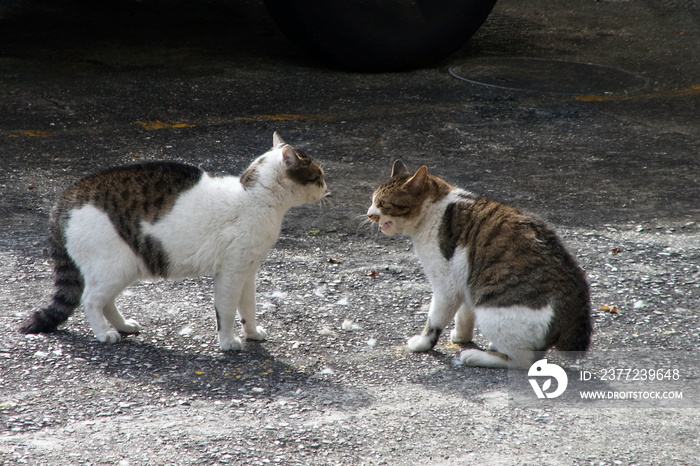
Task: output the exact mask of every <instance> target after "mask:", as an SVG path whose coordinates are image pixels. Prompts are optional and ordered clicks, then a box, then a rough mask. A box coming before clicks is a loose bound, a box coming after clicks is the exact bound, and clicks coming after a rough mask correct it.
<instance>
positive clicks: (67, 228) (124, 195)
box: [19, 133, 328, 350]
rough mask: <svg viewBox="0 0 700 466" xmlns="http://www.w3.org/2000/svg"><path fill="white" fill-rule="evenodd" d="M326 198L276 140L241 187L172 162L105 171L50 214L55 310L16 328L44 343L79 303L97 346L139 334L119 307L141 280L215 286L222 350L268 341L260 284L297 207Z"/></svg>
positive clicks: (310, 168)
mask: <svg viewBox="0 0 700 466" xmlns="http://www.w3.org/2000/svg"><path fill="white" fill-rule="evenodd" d="M327 194H328V191H327V189H326V183H325V180H324V173H323V170H322V169H321V167H320V166H319V165H318V164H317V163H316V162H314V161H313V160H312V159H311V158H310V157H309V156H307V155H306V154H305V153H303V152H302V151H300V150H296V149H294V148H293V147H292V146H290V145H288V144H286V143H285V142H284V141H283V140H282V138H280V137H279V135H278V134H277V133H275V134H274V135H273V148H272V149H271V150H270V151H268V152H267V153H265V154H263V155H261V156H260V157H259V158H258V159H257V160H255V161H254V162H253V163H252V164H251V165H250V167H248V169H247V170H246V171H245V172H244V173H243V175H242V176H241V177H240V178H239V177H234V176H224V177H213V176H209V175H207V174H206V173H205V172H204V171H202V170H201V169H199V168H197V167H194V166H190V165H185V164H181V163H173V162H148V163H141V164H135V165H130V166H125V167H118V168H112V169H108V170H106V171H104V172H101V173H98V174H96V175H92V176H88V177H87V178H84V179H83V180H81V181H79V182H77V183H76V184H74V185H73V186H71V187H70V188H68V189H67V190H66V191H65V192H64V193H63V195H62V196H61V197H60V198H59V200H58V202H57V203H56V205H55V207H54V209H53V210H52V212H51V219H50V237H49V242H50V251H51V257H52V259H53V261H54V286H55V291H54V293H53V295H52V297H51V302H50V303H49V304H48V305H47V306H45V307H43V308H41V309H39V310H38V311H35V312H33V313H32V314H31V316H30V317H29V318H28V319H27V320H26V321H25V322H24V323H23V324H22V325H21V326H20V328H19V331H20V332H22V333H46V332H52V331H54V330H56V328H57V327H58V325H60V324H62V323H63V322H65V321H66V320H67V319H68V317H69V316H70V315H71V314H72V313H73V311H74V310H75V309H76V307H78V305H79V304H80V302H81V301H82V303H83V306H84V309H85V316H86V318H87V321H88V322H89V323H90V326H91V327H92V330H93V332H94V334H95V336H96V337H97V339H98V340H99V341H102V342H109V343H114V342H117V341H119V340H120V339H121V336H122V334H134V333H138V332H139V329H140V327H139V324H138V323H137V322H136V321H135V320H131V319H125V318H124V317H123V316H122V314H121V313H120V312H119V311H118V310H117V307H116V306H115V304H114V300H115V298H116V297H117V296H118V295H119V294H120V293H121V292H122V290H124V288H126V287H127V286H129V285H130V284H132V283H134V282H135V281H137V280H139V279H153V278H168V279H177V278H183V277H190V276H198V275H211V276H213V277H214V302H215V310H216V327H217V331H218V336H219V345H220V346H221V348H222V349H223V350H239V349H240V348H241V347H242V343H241V339H240V338H239V337H238V336H237V331H236V322H235V321H236V312H238V314H239V315H240V318H241V324H242V325H243V336H244V337H245V338H247V339H252V340H264V339H265V337H266V333H265V330H264V329H263V328H262V327H260V326H257V325H256V321H255V278H256V275H257V271H258V268H259V267H260V264H261V263H262V261H263V260H264V259H265V257H266V256H267V253H268V252H269V250H270V248H271V247H272V245H273V244H274V243H275V242H276V241H277V238H278V236H279V233H280V228H281V225H282V219H283V216H284V214H285V213H286V212H287V210H289V209H290V208H291V207H294V206H299V205H302V204H305V203H312V202H316V201H318V200H320V199H321V198H323V197H324V196H326V195H327Z"/></svg>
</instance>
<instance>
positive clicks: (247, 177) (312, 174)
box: [240, 133, 330, 206]
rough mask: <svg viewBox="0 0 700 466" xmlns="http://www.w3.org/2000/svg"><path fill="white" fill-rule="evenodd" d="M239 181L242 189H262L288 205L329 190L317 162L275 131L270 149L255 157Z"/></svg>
mask: <svg viewBox="0 0 700 466" xmlns="http://www.w3.org/2000/svg"><path fill="white" fill-rule="evenodd" d="M240 181H241V185H242V186H243V187H244V188H245V189H256V188H257V189H263V192H265V191H267V192H268V193H274V194H275V195H276V196H281V197H282V198H283V201H284V202H283V203H284V204H288V205H292V206H295V205H301V204H306V203H312V202H316V201H319V200H320V199H322V198H323V197H325V196H327V195H329V194H330V193H329V191H328V188H327V186H326V180H325V176H324V173H323V169H322V168H321V166H320V165H319V164H318V163H316V162H314V160H313V159H312V158H311V157H309V156H308V155H306V153H305V152H304V151H301V150H299V149H294V148H293V147H292V146H290V145H289V144H287V143H285V142H284V141H283V140H282V138H281V137H280V136H279V134H277V133H275V134H274V136H273V147H272V149H271V150H270V151H269V152H267V153H265V154H263V155H261V156H260V157H258V159H257V160H256V161H255V162H253V163H252V164H251V165H250V167H248V169H247V170H246V171H245V173H243V175H241V178H240Z"/></svg>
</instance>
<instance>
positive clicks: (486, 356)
mask: <svg viewBox="0 0 700 466" xmlns="http://www.w3.org/2000/svg"><path fill="white" fill-rule="evenodd" d="M459 359H460V361H462V363H463V364H465V365H467V366H473V367H474V366H476V367H500V368H507V367H508V361H507V360H506V359H503V358H502V357H500V356H497V355H495V354H493V353H487V352H486V351H481V350H478V349H468V350H464V351H462V352H461V353H459Z"/></svg>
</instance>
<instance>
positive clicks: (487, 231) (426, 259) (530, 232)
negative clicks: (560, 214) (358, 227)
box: [367, 160, 593, 368]
mask: <svg viewBox="0 0 700 466" xmlns="http://www.w3.org/2000/svg"><path fill="white" fill-rule="evenodd" d="M367 215H368V216H369V218H370V219H371V220H372V221H374V222H377V223H378V224H379V226H380V229H381V231H382V232H383V233H384V234H386V235H393V234H395V233H403V234H406V235H408V236H410V237H411V239H412V241H413V246H414V248H415V251H416V254H417V255H418V258H419V259H420V261H421V263H422V265H423V268H424V269H425V273H426V274H427V276H428V278H429V280H430V283H431V286H432V289H433V298H432V302H431V303H430V310H429V312H428V322H427V323H426V325H425V329H424V330H423V332H422V334H420V335H416V336H414V337H412V338H410V339H409V340H408V347H409V348H410V349H411V350H412V351H428V350H430V349H432V348H433V347H434V346H435V344H436V343H437V341H438V338H439V337H440V334H441V333H442V331H443V330H444V328H445V327H446V326H447V325H448V324H449V323H450V321H451V320H452V319H453V318H454V319H455V329H454V330H453V331H452V334H451V339H452V341H453V342H455V343H469V342H471V341H472V336H473V333H474V325H475V324H476V325H477V326H478V327H479V329H480V330H481V333H482V334H483V335H484V337H486V338H487V339H489V340H490V341H491V347H490V349H489V350H488V351H481V350H478V349H467V350H464V351H462V353H461V354H460V359H461V360H462V361H463V362H464V363H465V364H467V365H470V366H484V367H503V368H505V367H512V368H528V367H530V365H531V364H532V363H533V362H534V361H535V360H536V359H539V357H540V356H541V353H543V352H544V351H546V350H547V349H549V348H551V347H556V348H557V349H559V350H561V351H571V352H575V353H577V354H579V355H580V354H581V353H583V352H585V351H587V350H588V347H589V345H590V340H591V334H592V332H593V327H592V323H591V318H590V309H591V304H590V297H589V291H588V284H587V282H586V278H585V274H584V272H583V270H581V268H580V267H579V266H578V265H577V263H576V260H575V259H574V258H573V256H571V254H569V253H568V252H567V251H566V249H565V248H564V246H563V245H562V243H561V241H560V240H559V238H558V237H557V235H556V234H555V233H554V231H553V230H552V229H551V228H550V227H549V226H548V225H547V224H545V223H544V222H543V221H542V220H540V219H539V218H537V217H535V216H533V215H531V214H528V213H526V212H523V211H521V210H518V209H515V208H513V207H509V206H506V205H504V204H501V203H499V202H495V201H492V200H489V199H486V198H483V197H479V196H477V195H475V194H472V193H470V192H468V191H464V190H462V189H459V188H456V187H454V186H451V185H449V184H448V183H447V182H445V181H443V180H441V179H440V178H437V177H435V176H432V175H429V174H428V169H427V168H426V167H425V166H423V167H421V168H420V169H418V171H416V173H415V174H410V173H409V172H408V170H407V169H406V167H405V166H404V165H403V163H401V162H400V161H398V160H397V161H396V162H394V166H393V169H392V173H391V178H389V179H388V180H387V181H385V182H384V183H382V184H381V185H380V186H379V187H378V188H377V189H376V190H375V192H374V196H373V199H372V206H371V207H370V208H369V211H368V212H367Z"/></svg>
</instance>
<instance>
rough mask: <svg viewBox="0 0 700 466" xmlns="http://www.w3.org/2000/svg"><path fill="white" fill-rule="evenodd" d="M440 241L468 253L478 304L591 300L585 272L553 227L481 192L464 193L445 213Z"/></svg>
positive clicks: (449, 250)
mask: <svg viewBox="0 0 700 466" xmlns="http://www.w3.org/2000/svg"><path fill="white" fill-rule="evenodd" d="M440 245H441V250H442V252H443V254H444V255H445V256H446V257H447V256H449V255H451V254H453V253H454V251H455V249H457V248H464V249H466V250H467V251H468V256H469V259H468V260H469V265H470V273H469V284H470V286H471V288H472V290H473V291H474V292H475V295H476V296H475V298H476V301H477V302H481V303H482V304H489V305H497V306H508V305H513V304H516V303H525V304H527V305H528V306H530V307H532V308H538V307H541V306H543V305H544V304H546V302H547V301H548V299H549V298H550V297H551V296H552V295H557V296H560V297H564V296H574V295H576V296H578V297H579V298H580V299H581V300H582V301H583V302H585V301H587V300H588V291H587V290H588V286H587V283H586V279H585V273H584V272H583V270H582V269H581V268H580V267H579V265H578V263H577V262H576V259H575V258H574V257H573V255H572V254H571V253H570V252H569V251H568V250H567V249H566V247H565V246H564V244H563V242H562V241H561V239H560V238H559V236H558V235H557V234H556V232H555V231H554V229H553V228H552V227H551V226H550V225H549V224H547V223H546V222H545V221H544V220H542V219H541V218H539V217H538V216H536V215H534V214H532V213H530V212H527V211H524V210H521V209H518V208H515V207H512V206H509V205H507V204H502V203H500V202H498V201H494V200H491V199H488V198H485V197H480V196H473V195H470V196H465V197H463V198H462V199H460V200H459V201H458V202H455V203H453V204H450V205H449V206H448V207H447V208H446V210H445V214H444V218H443V222H442V225H441V231H440Z"/></svg>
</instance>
